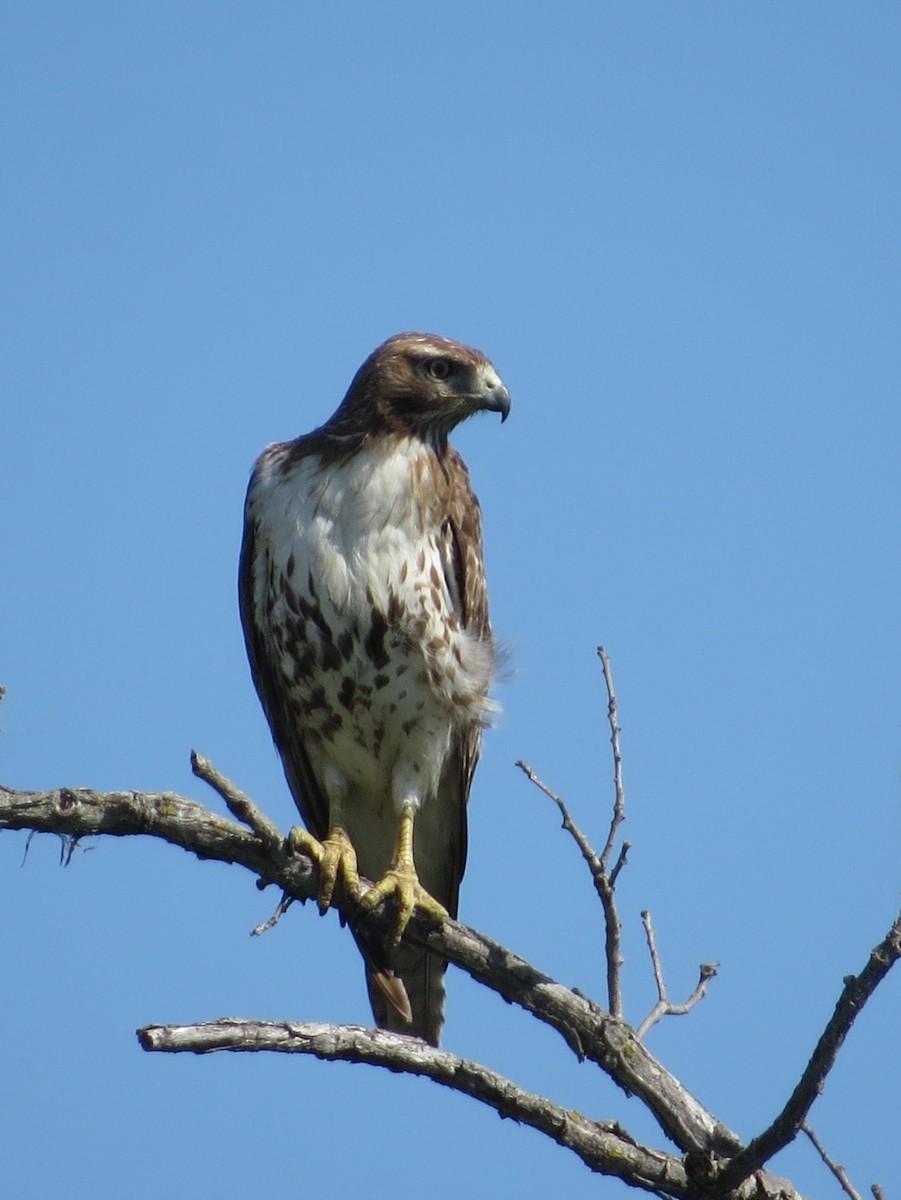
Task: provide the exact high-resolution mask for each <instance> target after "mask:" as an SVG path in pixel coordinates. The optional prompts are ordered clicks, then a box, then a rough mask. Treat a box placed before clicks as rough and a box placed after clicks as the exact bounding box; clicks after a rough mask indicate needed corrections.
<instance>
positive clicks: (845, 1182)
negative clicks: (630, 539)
mask: <svg viewBox="0 0 901 1200" xmlns="http://www.w3.org/2000/svg"><path fill="white" fill-rule="evenodd" d="M801 1131H802V1132H803V1133H805V1134H807V1137H808V1139H809V1141H810V1144H811V1145H812V1146H813V1148H814V1150H816V1152H817V1154H819V1156H820V1158H821V1159H822V1160H823V1162H824V1164H825V1165H826V1166H827V1167H828V1168H829V1170H830V1171H831V1172H832V1174H833V1175H834V1176H835V1178H836V1179H837V1180H838V1182H839V1184H840V1186H841V1189H842V1191H843V1192H844V1193H845V1194H846V1195H848V1196H850V1197H851V1200H863V1198H862V1196H861V1194H860V1192H858V1190H857V1189H856V1188H855V1187H854V1186H853V1184H852V1183H851V1180H850V1179H849V1178H848V1173H847V1171H846V1170H845V1168H844V1167H843V1166H841V1165H840V1164H839V1163H837V1162H834V1161H833V1159H831V1158H830V1157H829V1155H828V1154H827V1153H826V1147H825V1146H824V1145H823V1143H822V1142H821V1141H820V1139H819V1138H818V1137H817V1135H816V1134H815V1133H814V1131H813V1130H812V1129H811V1128H810V1126H809V1125H808V1124H807V1122H806V1121H804V1122H803V1124H802V1125H801Z"/></svg>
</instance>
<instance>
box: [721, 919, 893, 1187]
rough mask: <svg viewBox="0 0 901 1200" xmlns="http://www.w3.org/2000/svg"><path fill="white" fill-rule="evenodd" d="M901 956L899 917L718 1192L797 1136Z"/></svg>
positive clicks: (848, 980)
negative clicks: (862, 1015)
mask: <svg viewBox="0 0 901 1200" xmlns="http://www.w3.org/2000/svg"><path fill="white" fill-rule="evenodd" d="M899 958H901V913H899V915H898V917H897V919H896V920H895V923H894V925H892V927H891V929H890V930H889V931H888V933H887V934H886V935H885V937H884V938H883V939H882V941H881V942H880V943H879V945H878V946H876V947H875V948H874V949H873V951H872V953H871V954H870V957H869V959H868V960H867V964H866V966H865V967H864V969H863V970H862V971H861V972H860V974H859V975H848V976H846V977H845V986H844V988H843V989H842V993H841V995H840V996H839V999H838V1003H837V1004H836V1006H835V1011H834V1012H833V1014H832V1016H831V1017H830V1019H829V1021H828V1023H827V1025H826V1028H825V1029H824V1030H823V1033H822V1035H821V1037H820V1040H819V1041H818V1042H817V1045H816V1048H815V1049H814V1052H813V1054H812V1055H811V1057H810V1061H809V1062H808V1064H807V1066H806V1067H805V1069H804V1073H803V1075H802V1076H801V1079H800V1080H799V1082H798V1086H797V1087H796V1088H795V1090H794V1091H793V1092H792V1094H791V1096H790V1097H789V1099H788V1103H787V1104H786V1105H785V1108H783V1110H782V1112H781V1113H780V1114H779V1116H778V1117H776V1119H775V1121H773V1123H772V1125H770V1126H769V1128H768V1129H765V1130H764V1131H763V1133H761V1134H759V1135H758V1136H757V1137H756V1138H754V1139H753V1140H752V1141H751V1142H750V1143H749V1144H748V1146H747V1147H746V1149H744V1150H742V1151H741V1152H740V1153H739V1154H737V1155H736V1156H735V1158H733V1159H732V1161H731V1162H730V1163H728V1164H727V1165H726V1166H725V1167H724V1168H723V1170H722V1172H721V1174H720V1175H719V1178H718V1185H719V1189H721V1190H722V1192H728V1190H729V1189H730V1188H735V1187H737V1186H738V1185H739V1184H740V1183H742V1181H743V1180H745V1179H747V1178H748V1177H749V1176H750V1175H751V1174H752V1173H753V1172H754V1171H755V1170H756V1169H757V1168H758V1167H759V1166H760V1165H761V1164H762V1163H765V1162H769V1160H770V1159H771V1158H772V1157H773V1155H774V1154H777V1153H778V1152H779V1151H780V1150H782V1149H783V1148H784V1147H785V1146H787V1145H788V1143H789V1142H791V1141H792V1140H793V1139H794V1138H795V1137H796V1136H797V1134H798V1131H799V1130H800V1129H801V1127H802V1125H803V1124H804V1121H805V1120H806V1118H807V1114H808V1112H809V1111H810V1107H811V1105H812V1104H813V1102H814V1100H816V1098H817V1096H818V1095H819V1094H820V1092H821V1091H822V1090H823V1087H824V1085H825V1083H826V1076H827V1075H828V1074H829V1072H830V1071H831V1070H832V1067H833V1064H834V1063H835V1059H836V1055H837V1054H838V1052H839V1050H840V1049H841V1045H842V1043H843V1042H844V1040H845V1038H846V1037H847V1035H848V1031H849V1030H850V1028H851V1026H852V1025H853V1024H854V1021H855V1020H856V1018H857V1016H858V1014H859V1013H860V1010H861V1009H862V1008H863V1006H864V1005H865V1004H866V1002H867V1000H869V998H870V996H872V994H873V992H874V991H875V990H876V988H877V987H878V986H879V984H880V983H881V982H882V980H883V979H884V978H885V976H886V975H887V974H888V972H889V971H890V970H891V968H892V966H893V965H894V964H895V963H896V962H897V961H898V959H899Z"/></svg>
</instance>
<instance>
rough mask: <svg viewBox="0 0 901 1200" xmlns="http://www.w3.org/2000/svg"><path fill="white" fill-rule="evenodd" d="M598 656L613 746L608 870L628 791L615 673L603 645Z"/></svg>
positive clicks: (605, 855)
mask: <svg viewBox="0 0 901 1200" xmlns="http://www.w3.org/2000/svg"><path fill="white" fill-rule="evenodd" d="M597 653H598V658H599V659H600V660H601V670H602V671H603V672H604V683H605V685H606V688H607V719H608V721H609V722H610V745H611V746H612V748H613V791H614V799H613V819H612V820H611V822H610V831H609V833H608V834H607V841H606V843H605V845H604V849H603V850H602V852H601V866H602V868H603V869H604V871H606V870H607V863H608V862H609V861H610V855H611V854H612V852H613V845H614V843H615V841H616V835H617V833H618V832H619V827H620V825H622V823H623V821H624V820H625V818H626V793H625V790H624V788H623V756H622V753H621V751H620V748H619V735H620V733H621V732H622V731H621V729H620V727H619V724H618V723H617V719H616V718H617V707H616V692H615V690H614V687H613V674H612V672H611V670H610V659H609V657H608V655H607V651H606V650H605V649H604V647H603V646H598V651H597Z"/></svg>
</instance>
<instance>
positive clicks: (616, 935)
mask: <svg viewBox="0 0 901 1200" xmlns="http://www.w3.org/2000/svg"><path fill="white" fill-rule="evenodd" d="M516 765H517V766H518V767H519V768H520V770H521V771H523V773H524V774H525V775H526V776H527V778H528V779H529V781H530V782H531V783H534V784H535V786H536V787H537V788H540V790H541V791H542V792H544V794H545V795H546V796H548V797H549V798H550V799H551V800H553V802H554V803H555V804H556V805H557V807H558V808H559V810H560V814H561V816H562V817H563V828H564V829H565V830H566V832H567V833H568V834H570V836H571V837H572V839H573V841H574V842H575V843H576V845H577V846H578V847H579V850H580V851H581V852H582V857H583V858H584V859H585V861H586V863H587V864H588V869H589V870H590V871H591V881H592V883H593V884H594V890H595V891H596V892H597V894H598V898H599V899H600V901H601V906H602V908H603V910H604V929H605V945H604V953H605V958H606V962H607V1004H608V1006H609V1008H610V1012H611V1015H612V1016H614V1017H617V1018H621V1017H622V1015H623V993H622V984H621V982H620V968H621V967H622V965H623V955H622V949H621V937H622V925H621V924H620V920H619V914H618V913H617V911H616V900H615V897H614V891H615V888H616V876H617V875H618V874H619V871H620V869H621V868H622V866H623V865H624V864H625V861H626V854H627V852H628V843H625V844H624V846H623V850H622V851H621V852H620V856H619V859H618V860H617V864H616V867H615V868H614V871H613V873H612V874H611V875H610V876H608V875H607V872H606V870H605V868H604V864H603V863H602V862H601V859H600V858H599V857H598V855H597V854H596V853H595V852H594V850H593V849H592V846H591V843H590V842H589V841H588V838H587V837H586V836H585V835H584V833H583V832H582V830H581V829H580V828H579V827H578V825H577V824H576V823H575V821H574V820H573V819H572V816H571V815H570V812H569V809H568V808H567V807H566V804H565V802H564V801H563V800H562V799H561V798H560V797H559V796H558V795H557V793H556V792H554V791H552V790H551V789H550V788H549V787H548V785H547V784H546V783H545V782H544V781H543V780H541V779H539V777H538V776H537V775H536V774H535V772H534V771H533V770H532V768H531V767H530V766H529V764H528V763H525V762H523V761H522V759H519V760H518V761H517V763H516Z"/></svg>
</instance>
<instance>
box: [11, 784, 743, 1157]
mask: <svg viewBox="0 0 901 1200" xmlns="http://www.w3.org/2000/svg"><path fill="white" fill-rule="evenodd" d="M3 828H6V829H33V830H36V831H38V832H41V833H58V834H62V835H64V836H68V837H70V838H75V839H76V840H80V839H82V838H85V837H90V836H94V835H97V834H107V835H110V836H114V837H124V836H128V835H130V834H147V835H150V836H152V837H158V838H161V839H163V840H164V841H168V842H171V843H172V844H173V845H176V846H180V847H181V848H182V849H185V850H188V851H190V852H191V853H193V854H196V855H197V857H198V858H202V859H217V860H219V861H220V862H227V863H233V864H235V865H240V866H244V867H246V868H247V869H248V870H250V871H252V872H253V873H254V874H255V875H256V876H258V877H259V878H260V879H261V880H262V881H263V882H265V883H272V884H275V885H276V886H277V887H279V888H280V889H281V890H282V892H283V893H284V894H285V895H286V896H291V897H294V898H296V899H298V900H307V899H310V898H312V897H314V896H315V895H316V892H317V886H318V873H317V868H316V864H315V863H314V862H312V861H311V860H310V859H309V858H307V857H306V856H304V855H302V854H297V853H293V852H291V851H290V850H289V848H288V847H287V846H286V844H285V842H284V840H281V841H280V842H279V843H278V846H277V848H276V849H274V850H272V851H269V850H267V849H266V847H265V845H264V844H263V841H264V839H263V838H262V837H261V836H260V834H258V833H256V832H249V831H247V830H245V829H242V828H241V826H240V825H237V824H236V823H235V822H233V821H230V820H228V819H227V818H226V817H222V816H218V815H216V814H214V813H212V812H209V811H208V810H207V809H205V808H204V807H203V806H202V805H201V804H198V803H197V802H196V801H194V800H189V799H186V798H185V797H183V796H179V795H177V794H175V793H173V792H163V793H148V792H107V793H103V792H95V791H91V790H90V789H86V788H79V789H72V788H62V789H57V790H54V791H46V792H19V791H14V790H12V789H8V788H2V787H0V829H3ZM344 915H345V916H346V917H347V918H348V919H349V920H350V921H364V920H365V921H367V922H371V923H372V924H373V925H375V926H376V927H377V928H379V929H383V930H387V929H389V928H390V926H391V914H390V911H389V907H388V905H387V904H385V905H382V906H380V907H379V908H377V909H375V910H374V911H373V912H372V913H371V915H361V914H360V913H359V912H357V911H353V912H347V913H345V914H344ZM406 936H408V937H409V938H410V939H411V940H412V941H415V942H417V943H419V944H420V945H424V946H428V947H429V948H430V949H432V950H435V951H436V952H437V953H438V954H440V955H442V956H443V957H444V958H446V959H447V960H448V961H449V962H452V963H455V964H456V965H457V966H459V967H461V968H462V969H463V970H464V971H466V972H467V973H468V974H470V975H471V976H472V977H473V978H474V979H476V980H478V981H479V982H480V983H483V984H484V985H485V986H486V987H489V988H491V989H492V990H493V991H496V992H497V993H498V994H499V995H501V996H503V998H504V999H505V1000H507V1001H509V1002H510V1003H512V1004H516V1005H518V1006H520V1007H522V1008H525V1009H526V1010H527V1011H528V1012H531V1013H532V1014H533V1015H534V1016H535V1017H537V1018H538V1020H540V1021H542V1022H544V1023H545V1024H547V1025H550V1026H551V1027H552V1028H554V1029H556V1030H557V1032H558V1033H559V1034H560V1035H561V1036H562V1037H563V1039H564V1040H565V1041H566V1043H567V1045H568V1046H569V1047H570V1048H571V1049H572V1051H573V1052H574V1053H575V1054H576V1055H577V1056H578V1057H579V1058H580V1059H588V1060H589V1061H592V1062H595V1063H597V1064H598V1066H600V1067H601V1068H602V1069H603V1070H604V1071H606V1072H607V1074H609V1075H610V1077H611V1078H612V1079H613V1080H614V1082H615V1083H617V1084H618V1085H619V1086H620V1087H621V1088H622V1089H623V1090H624V1091H626V1092H627V1093H629V1094H631V1095H636V1096H638V1097H640V1098H641V1099H642V1100H643V1101H644V1103H645V1104H646V1105H647V1106H648V1107H649V1108H650V1110H651V1112H652V1113H653V1114H654V1116H655V1117H656V1119H657V1121H658V1123H659V1124H660V1127H661V1129H662V1130H663V1132H664V1133H665V1134H666V1136H667V1137H669V1138H670V1139H671V1140H672V1141H673V1142H674V1143H675V1145H676V1146H677V1147H678V1148H679V1149H680V1150H682V1151H689V1150H698V1151H712V1152H714V1153H717V1154H730V1153H735V1152H737V1151H738V1150H739V1149H740V1147H741V1143H740V1141H739V1139H738V1138H737V1136H736V1135H735V1134H734V1133H733V1132H732V1131H731V1130H729V1129H728V1128H726V1126H724V1125H723V1124H722V1123H721V1122H719V1121H718V1120H717V1119H716V1118H715V1117H713V1116H712V1115H711V1114H710V1113H709V1112H708V1111H707V1110H706V1109H705V1108H704V1106H703V1105H702V1104H701V1103H700V1102H699V1101H698V1100H697V1099H696V1098H695V1097H694V1096H692V1095H691V1093H690V1092H689V1091H688V1090H687V1089H686V1088H685V1087H684V1086H683V1085H682V1084H681V1083H680V1082H679V1080H678V1079H676V1078H675V1076H673V1075H671V1074H670V1073H669V1072H668V1071H667V1070H666V1068H665V1067H664V1066H663V1064H662V1063H660V1062H658V1061H657V1060H656V1059H655V1058H654V1057H653V1055H651V1054H650V1053H649V1051H648V1050H647V1049H646V1048H645V1047H644V1046H642V1045H641V1043H640V1042H638V1041H637V1040H636V1038H635V1034H634V1032H633V1031H632V1029H631V1028H630V1027H629V1026H628V1025H627V1024H626V1023H625V1022H624V1021H622V1020H619V1019H617V1018H615V1017H613V1016H611V1014H610V1013H609V1012H607V1011H606V1010H604V1009H603V1008H601V1007H600V1006H599V1005H597V1004H595V1003H594V1002H593V1001H591V1000H588V999H587V998H586V997H584V996H581V995H579V994H578V993H576V992H573V991H571V990H570V989H569V988H566V987H564V986H563V985H562V984H560V983H557V982H556V981H555V980H553V979H551V978H550V977H549V976H547V975H544V974H542V973H541V972H540V971H538V970H536V968H535V967H533V966H532V965H531V964H530V963H528V962H526V961H525V959H522V958H520V957H519V956H518V955H516V954H513V953H512V952H511V951H509V950H507V949H506V948H505V947H503V946H501V945H500V944H499V943H497V942H494V941H492V940H491V939H490V938H488V937H486V936H485V935H484V934H481V933H478V932H477V931H476V930H474V929H470V928H469V927H468V926H466V925H462V924H460V923H459V922H457V921H451V920H448V921H445V922H444V923H443V924H442V925H441V926H440V927H436V926H435V925H434V924H433V923H431V922H430V921H429V920H428V919H427V918H425V917H423V916H421V915H417V916H414V918H413V919H412V920H411V922H410V926H409V931H408V933H407V935H406Z"/></svg>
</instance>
